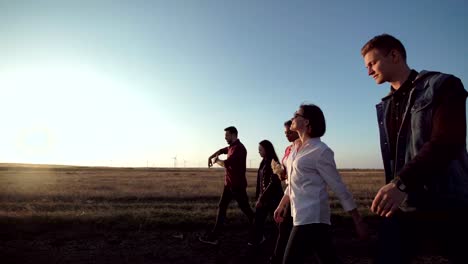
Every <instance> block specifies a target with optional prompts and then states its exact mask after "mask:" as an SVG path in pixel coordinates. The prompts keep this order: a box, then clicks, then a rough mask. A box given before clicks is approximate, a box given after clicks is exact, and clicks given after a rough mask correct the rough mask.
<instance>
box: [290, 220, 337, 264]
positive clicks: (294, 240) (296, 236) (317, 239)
mask: <svg viewBox="0 0 468 264" xmlns="http://www.w3.org/2000/svg"><path fill="white" fill-rule="evenodd" d="M309 252H313V253H315V255H316V256H317V258H319V259H320V261H321V263H322V264H336V263H341V262H340V260H339V259H338V257H337V256H336V253H335V249H334V246H333V242H332V236H331V227H330V225H328V224H308V225H300V226H294V227H293V228H292V230H291V234H290V236H289V241H288V244H287V246H286V251H285V253H284V259H283V264H297V263H304V259H305V257H306V256H307V255H308V253H309Z"/></svg>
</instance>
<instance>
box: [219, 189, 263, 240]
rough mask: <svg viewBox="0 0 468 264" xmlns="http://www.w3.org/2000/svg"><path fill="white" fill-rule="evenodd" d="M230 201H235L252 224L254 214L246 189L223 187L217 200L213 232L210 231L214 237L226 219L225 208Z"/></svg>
mask: <svg viewBox="0 0 468 264" xmlns="http://www.w3.org/2000/svg"><path fill="white" fill-rule="evenodd" d="M232 199H235V200H236V201H237V204H238V205H239V208H240V209H241V210H242V212H244V214H245V215H246V216H247V217H248V218H249V223H250V224H252V223H253V220H254V212H253V211H252V208H251V207H250V204H249V198H248V197H247V191H246V189H245V188H241V189H234V188H231V187H228V186H224V190H223V194H222V195H221V199H220V200H219V205H218V214H217V216H216V223H215V226H214V227H213V230H212V231H211V232H212V233H213V234H214V235H219V233H220V231H221V228H222V227H223V224H224V220H225V219H226V211H227V208H228V206H229V203H230V202H231V200H232Z"/></svg>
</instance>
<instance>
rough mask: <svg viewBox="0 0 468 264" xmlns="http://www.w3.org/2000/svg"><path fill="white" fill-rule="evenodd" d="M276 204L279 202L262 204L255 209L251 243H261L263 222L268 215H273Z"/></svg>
mask: <svg viewBox="0 0 468 264" xmlns="http://www.w3.org/2000/svg"><path fill="white" fill-rule="evenodd" d="M278 204H279V200H276V201H270V203H268V204H264V205H263V206H262V207H260V208H256V209H255V220H254V224H253V226H252V231H251V241H252V242H254V243H258V242H260V241H262V238H263V235H264V234H263V233H264V232H263V230H264V227H265V220H266V219H267V217H268V215H271V216H273V213H274V212H275V210H276V208H277V207H278Z"/></svg>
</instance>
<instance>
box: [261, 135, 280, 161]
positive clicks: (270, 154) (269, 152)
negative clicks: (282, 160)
mask: <svg viewBox="0 0 468 264" xmlns="http://www.w3.org/2000/svg"><path fill="white" fill-rule="evenodd" d="M258 144H260V146H262V147H263V148H264V149H265V159H269V160H272V159H274V160H275V161H276V162H279V160H278V156H277V155H276V151H275V147H273V144H271V142H270V141H268V140H266V139H265V140H262V141H260V143H258Z"/></svg>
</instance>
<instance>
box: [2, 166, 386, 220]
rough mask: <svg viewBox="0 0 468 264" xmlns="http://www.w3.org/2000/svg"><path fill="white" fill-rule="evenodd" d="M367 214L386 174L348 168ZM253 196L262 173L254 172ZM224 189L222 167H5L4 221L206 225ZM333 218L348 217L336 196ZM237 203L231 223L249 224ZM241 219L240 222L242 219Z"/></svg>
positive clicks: (250, 181)
mask: <svg viewBox="0 0 468 264" xmlns="http://www.w3.org/2000/svg"><path fill="white" fill-rule="evenodd" d="M341 174H342V176H343V180H344V181H345V183H346V184H347V185H348V187H349V189H350V190H351V192H352V193H353V195H354V197H355V199H356V201H357V202H358V205H359V208H360V210H361V212H362V213H363V214H366V212H367V210H368V207H369V206H370V203H371V200H372V198H373V196H374V195H375V192H376V191H377V190H378V188H379V187H380V186H381V185H383V172H382V171H372V170H344V171H341ZM247 179H248V184H249V187H248V189H247V191H248V194H249V196H250V197H251V199H252V205H253V202H254V201H253V197H254V194H255V183H256V170H254V169H249V170H248V173H247ZM223 184H224V171H223V170H222V169H217V168H212V169H198V168H197V169H182V168H180V169H169V168H166V169H164V168H105V167H68V166H55V167H54V166H27V165H24V166H12V165H1V164H0V221H2V222H18V221H20V222H23V221H26V222H35V223H42V224H55V223H65V222H77V223H81V222H89V223H94V224H106V225H107V224H116V225H136V226H140V227H146V226H153V225H157V226H161V225H177V226H180V227H183V226H193V225H198V226H200V225H207V224H211V223H212V222H213V221H214V218H215V215H216V207H217V204H218V200H219V196H220V194H221V192H222V188H223ZM331 198H332V199H331V203H330V205H331V207H332V213H334V214H342V209H341V206H340V205H339V202H338V200H337V199H336V198H335V197H334V195H333V194H331ZM236 207H237V205H236V204H235V203H232V204H231V206H230V208H229V210H228V219H231V220H229V221H246V220H245V219H243V216H241V213H240V212H239V210H237V208H236ZM237 216H238V217H237Z"/></svg>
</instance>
